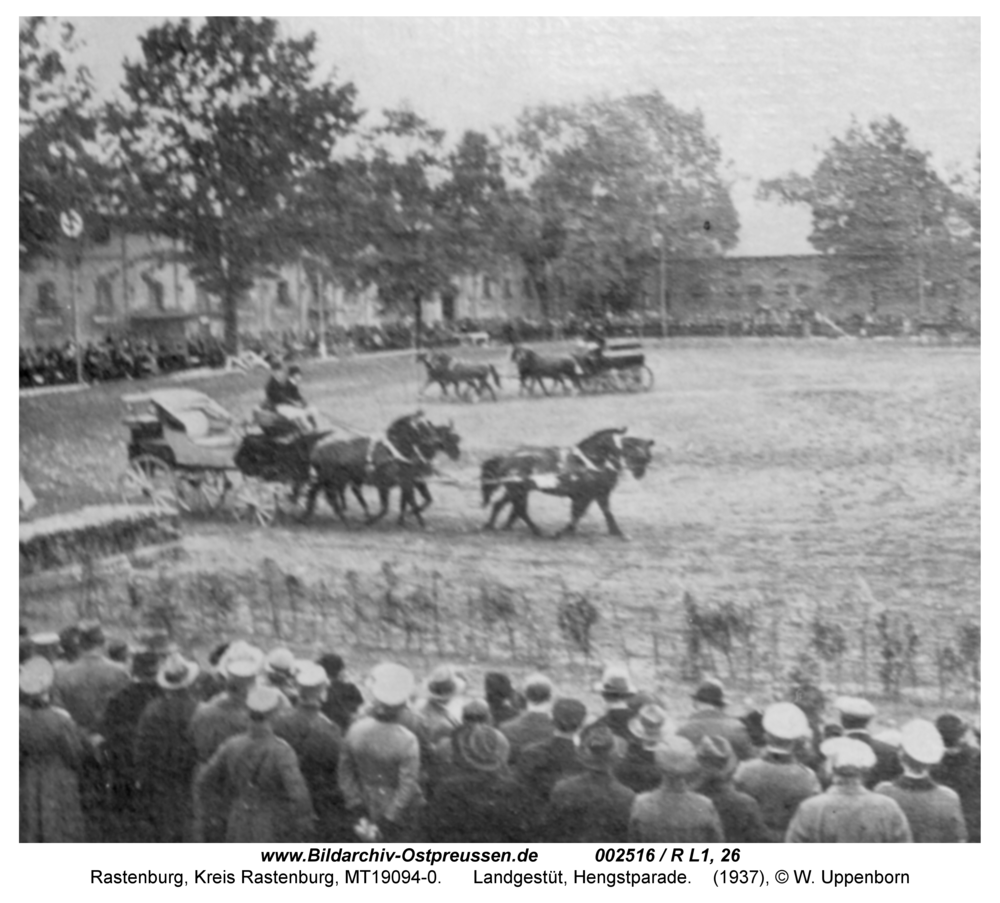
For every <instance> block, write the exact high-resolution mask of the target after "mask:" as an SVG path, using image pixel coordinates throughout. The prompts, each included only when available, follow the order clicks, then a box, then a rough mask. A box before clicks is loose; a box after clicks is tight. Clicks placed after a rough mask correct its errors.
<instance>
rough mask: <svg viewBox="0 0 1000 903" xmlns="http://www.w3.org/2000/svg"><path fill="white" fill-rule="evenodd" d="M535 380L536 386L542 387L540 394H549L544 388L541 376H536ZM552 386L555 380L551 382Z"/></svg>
mask: <svg viewBox="0 0 1000 903" xmlns="http://www.w3.org/2000/svg"><path fill="white" fill-rule="evenodd" d="M535 379H536V380H537V382H538V385H540V386H541V387H542V392H543V393H544V394H545V395H548V394H550V393H549V390H548V389H546V388H545V380H544V379H543V378H542V377H541V376H536V377H535ZM552 385H553V386H555V380H553V381H552Z"/></svg>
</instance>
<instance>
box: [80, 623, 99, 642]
mask: <svg viewBox="0 0 1000 903" xmlns="http://www.w3.org/2000/svg"><path fill="white" fill-rule="evenodd" d="M79 629H80V642H81V643H85V644H89V645H90V646H102V645H104V628H103V627H101V625H100V624H99V623H98V622H97V621H81V622H80V628H79Z"/></svg>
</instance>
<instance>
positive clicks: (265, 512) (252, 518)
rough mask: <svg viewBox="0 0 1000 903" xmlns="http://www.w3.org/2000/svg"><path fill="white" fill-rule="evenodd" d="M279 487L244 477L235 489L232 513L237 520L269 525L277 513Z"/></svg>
mask: <svg viewBox="0 0 1000 903" xmlns="http://www.w3.org/2000/svg"><path fill="white" fill-rule="evenodd" d="M278 491H279V488H278V487H277V486H275V485H274V484H273V483H266V482H264V480H258V479H256V478H254V477H245V478H244V480H243V483H242V484H241V485H240V487H239V489H237V490H236V498H235V504H234V505H233V514H234V515H235V516H236V519H237V520H240V521H245V522H247V523H251V524H256V525H257V526H258V527H269V526H270V525H271V524H272V523H274V518H275V515H277V513H278V495H277V494H278Z"/></svg>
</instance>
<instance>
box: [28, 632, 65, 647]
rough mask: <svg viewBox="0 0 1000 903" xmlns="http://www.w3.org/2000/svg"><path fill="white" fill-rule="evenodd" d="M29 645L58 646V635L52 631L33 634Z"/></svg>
mask: <svg viewBox="0 0 1000 903" xmlns="http://www.w3.org/2000/svg"><path fill="white" fill-rule="evenodd" d="M31 645H32V646H36V647H44V646H58V645H59V634H58V633H56V632H55V631H54V630H49V631H46V632H45V633H33V634H32V635H31Z"/></svg>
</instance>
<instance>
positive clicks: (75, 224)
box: [59, 209, 83, 385]
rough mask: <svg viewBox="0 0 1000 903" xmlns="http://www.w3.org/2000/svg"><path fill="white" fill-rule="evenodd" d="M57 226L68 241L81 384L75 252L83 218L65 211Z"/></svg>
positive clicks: (74, 332) (70, 284) (81, 232)
mask: <svg viewBox="0 0 1000 903" xmlns="http://www.w3.org/2000/svg"><path fill="white" fill-rule="evenodd" d="M59 226H60V228H61V229H62V231H63V235H65V236H66V237H67V238H68V239H69V245H68V247H69V254H68V255H67V256H68V258H69V259H68V261H67V264H68V266H69V296H70V301H71V302H72V304H73V344H74V345H75V346H76V381H77V383H78V384H80V385H82V384H83V347H82V346H81V344H80V313H79V305H78V304H77V301H76V252H77V249H78V248H77V243H76V242H77V239H78V238H79V237H80V236H81V235H83V217H82V216H80V214H79V213H78V212H77V211H76V210H73V209H70V210H65V211H63V212H62V213H61V214H60V215H59Z"/></svg>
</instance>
